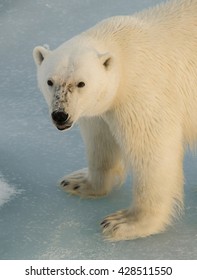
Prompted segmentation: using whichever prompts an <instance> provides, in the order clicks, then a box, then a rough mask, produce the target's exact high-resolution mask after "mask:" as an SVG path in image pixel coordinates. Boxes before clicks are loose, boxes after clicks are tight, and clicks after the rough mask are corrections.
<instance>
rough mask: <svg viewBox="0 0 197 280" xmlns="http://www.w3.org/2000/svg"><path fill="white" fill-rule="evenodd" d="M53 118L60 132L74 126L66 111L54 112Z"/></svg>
mask: <svg viewBox="0 0 197 280" xmlns="http://www.w3.org/2000/svg"><path fill="white" fill-rule="evenodd" d="M51 118H52V120H53V122H54V124H55V125H56V127H57V128H58V129H59V130H65V129H68V128H70V127H71V126H72V123H71V122H69V115H68V114H67V113H65V112H64V111H60V110H56V111H53V112H52V114H51Z"/></svg>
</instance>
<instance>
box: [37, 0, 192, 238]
mask: <svg viewBox="0 0 197 280" xmlns="http://www.w3.org/2000/svg"><path fill="white" fill-rule="evenodd" d="M33 56H34V60H35V63H36V65H37V76H38V85H39V87H40V89H41V91H42V92H43V95H44V97H45V99H46V102H47V103H48V106H49V112H50V115H51V117H52V120H53V123H54V124H55V125H56V127H57V128H58V129H59V130H66V129H69V128H71V127H72V126H73V124H74V123H76V122H78V123H79V126H80V130H81V133H82V136H83V139H84V142H85V144H86V148H87V160H88V169H83V170H79V171H76V172H74V173H72V174H70V175H68V176H65V177H64V178H63V179H62V180H61V182H60V184H61V186H62V188H63V189H64V190H65V191H67V192H68V193H71V194H75V195H79V196H82V197H100V196H104V195H107V194H108V193H109V192H110V191H111V190H112V188H113V187H114V186H115V185H121V184H122V183H123V182H124V180H125V176H126V174H127V173H128V172H130V171H131V172H132V174H133V178H134V179H133V181H134V183H133V194H132V199H131V200H132V203H131V206H130V207H129V208H128V209H126V210H122V211H119V212H117V213H115V214H112V215H109V216H108V217H106V218H105V219H104V220H103V222H102V223H101V226H102V231H103V234H104V237H105V238H106V239H108V240H112V241H117V240H127V239H135V238H139V237H145V236H148V235H151V234H156V233H159V232H162V231H164V230H165V229H166V227H167V225H169V224H170V223H171V222H172V220H173V218H174V217H176V216H178V215H177V214H179V213H181V210H182V209H183V180H184V179H183V156H184V149H185V147H186V146H187V145H190V146H192V145H193V144H194V142H195V140H196V138H197V1H196V0H175V1H169V2H167V3H165V4H160V5H158V6H156V7H154V8H152V9H148V10H145V11H142V12H140V13H137V14H134V15H133V16H115V17H112V18H109V19H106V20H104V21H102V22H100V23H98V24H97V25H96V26H94V27H92V28H90V29H88V30H87V31H85V32H83V33H81V34H79V35H78V36H75V37H74V38H72V39H70V40H69V41H67V42H65V43H63V44H62V45H61V46H60V47H58V48H57V49H55V50H53V51H51V50H49V49H46V48H44V47H41V46H38V47H36V48H35V49H34V51H33Z"/></svg>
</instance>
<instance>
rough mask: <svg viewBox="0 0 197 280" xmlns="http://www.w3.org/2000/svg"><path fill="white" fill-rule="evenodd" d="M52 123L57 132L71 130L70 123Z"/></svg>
mask: <svg viewBox="0 0 197 280" xmlns="http://www.w3.org/2000/svg"><path fill="white" fill-rule="evenodd" d="M53 123H54V124H55V126H56V127H57V129H58V130H66V129H69V128H71V126H72V123H57V122H54V121H53Z"/></svg>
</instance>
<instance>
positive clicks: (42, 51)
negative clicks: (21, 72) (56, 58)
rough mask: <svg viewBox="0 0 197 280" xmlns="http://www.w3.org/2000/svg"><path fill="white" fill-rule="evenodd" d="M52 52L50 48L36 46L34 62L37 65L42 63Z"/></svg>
mask: <svg viewBox="0 0 197 280" xmlns="http://www.w3.org/2000/svg"><path fill="white" fill-rule="evenodd" d="M49 53H50V50H49V49H48V48H46V47H41V46H38V47H35V48H34V50H33V58H34V62H35V64H36V65H37V66H39V65H41V64H42V62H43V60H44V59H45V57H46V56H47V55H48V54H49Z"/></svg>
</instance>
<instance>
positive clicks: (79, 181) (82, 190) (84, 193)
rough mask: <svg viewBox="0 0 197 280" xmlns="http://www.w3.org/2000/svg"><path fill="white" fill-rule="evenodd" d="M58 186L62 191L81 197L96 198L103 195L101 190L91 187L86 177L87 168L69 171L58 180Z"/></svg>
mask: <svg viewBox="0 0 197 280" xmlns="http://www.w3.org/2000/svg"><path fill="white" fill-rule="evenodd" d="M60 186H61V187H62V188H63V190H64V191H66V192H68V193H70V194H72V195H78V196H81V197H84V198H85V197H87V198H96V197H101V196H104V195H105V193H102V192H101V190H96V189H94V188H93V186H92V184H91V182H90V180H89V179H88V169H86V168H85V169H81V170H78V171H76V172H74V173H71V174H69V175H67V176H65V177H63V178H62V179H61V180H60Z"/></svg>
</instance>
